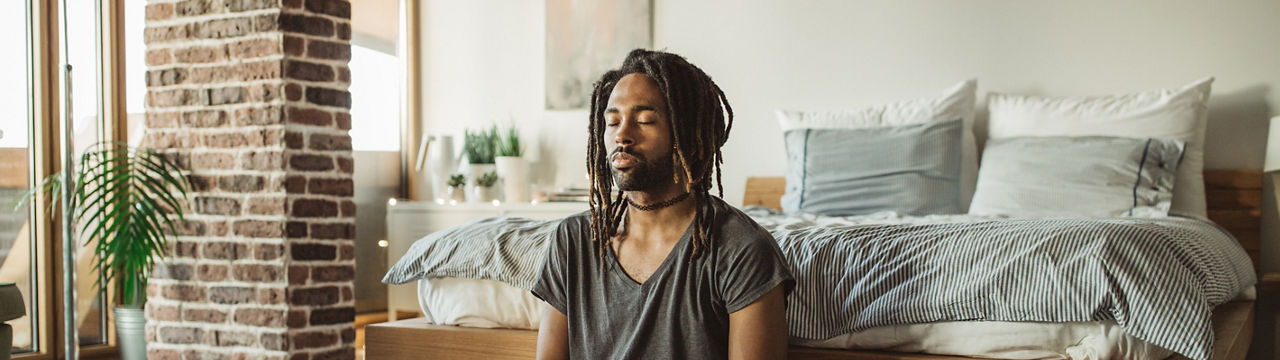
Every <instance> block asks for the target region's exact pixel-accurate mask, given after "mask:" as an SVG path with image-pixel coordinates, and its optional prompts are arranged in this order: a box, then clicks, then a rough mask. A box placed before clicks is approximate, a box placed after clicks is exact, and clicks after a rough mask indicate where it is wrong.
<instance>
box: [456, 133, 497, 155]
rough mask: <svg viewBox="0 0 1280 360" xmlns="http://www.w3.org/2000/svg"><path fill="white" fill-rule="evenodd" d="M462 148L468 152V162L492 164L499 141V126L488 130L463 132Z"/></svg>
mask: <svg viewBox="0 0 1280 360" xmlns="http://www.w3.org/2000/svg"><path fill="white" fill-rule="evenodd" d="M463 140H464V141H463V144H462V150H463V151H464V152H466V154H467V162H469V163H472V164H492V163H493V157H494V154H495V153H496V148H497V143H498V126H497V125H493V126H492V127H490V128H489V129H488V130H483V129H481V130H478V131H476V132H474V133H473V132H471V130H465V131H464V132H463Z"/></svg>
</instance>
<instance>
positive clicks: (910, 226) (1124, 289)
mask: <svg viewBox="0 0 1280 360" xmlns="http://www.w3.org/2000/svg"><path fill="white" fill-rule="evenodd" d="M1212 81H1213V79H1212V78H1205V79H1200V80H1197V81H1194V82H1192V83H1190V84H1187V85H1185V86H1182V87H1179V88H1171V89H1160V90H1155V91H1146V92H1138V93H1130V94H1120V95H1108V96H1089V97H1076V98H1051V97H1040V96H1031V95H1016V94H999V93H991V94H989V96H988V101H987V107H988V112H987V113H988V117H987V118H988V122H987V133H986V135H987V136H986V139H987V141H986V142H985V145H984V147H983V148H982V152H981V153H979V152H978V148H977V143H976V142H975V138H974V135H975V132H974V130H973V122H974V113H975V109H974V104H975V102H976V101H975V99H976V88H977V84H976V80H966V81H962V82H960V83H958V84H956V85H955V86H952V87H950V88H948V89H946V90H945V91H944V92H943V93H942V95H940V96H935V97H926V98H919V99H912V100H906V101H900V102H895V103H888V104H879V105H869V106H862V107H856V108H845V109H844V110H816V111H797V110H786V109H779V110H777V111H776V115H777V117H778V120H779V127H780V128H781V130H782V135H783V140H784V150H785V152H786V158H787V167H786V172H785V176H784V177H773V178H751V179H748V181H747V186H746V192H745V194H744V201H743V204H742V205H743V208H742V209H743V211H744V212H746V215H747V216H750V217H751V218H752V220H754V221H755V222H757V223H758V224H760V225H761V227H762V228H763V229H764V230H765V231H768V232H769V233H770V235H771V236H772V237H773V238H774V239H775V240H776V241H777V242H778V246H779V248H780V250H781V252H782V255H783V256H784V257H785V258H786V260H787V262H788V264H787V266H788V267H789V268H790V270H791V273H792V274H793V275H794V276H795V278H796V288H795V289H794V290H793V291H792V292H791V293H790V294H789V295H788V306H787V333H788V335H789V336H790V338H789V340H790V341H789V343H790V344H791V346H792V350H791V354H792V357H793V358H798V359H842V358H882V359H932V358H949V357H950V358H954V357H956V356H972V357H984V358H1002V359H1023V358H1123V359H1163V358H1169V357H1174V358H1180V357H1185V358H1190V359H1196V360H1208V359H1240V358H1243V357H1244V354H1245V351H1246V349H1247V347H1248V345H1249V343H1250V340H1251V327H1252V318H1253V315H1252V312H1253V298H1254V296H1256V295H1255V292H1254V291H1253V289H1254V288H1253V285H1254V284H1255V283H1256V278H1257V275H1256V269H1255V267H1254V263H1256V257H1257V250H1258V230H1259V221H1258V215H1259V208H1260V199H1261V196H1260V195H1261V194H1260V191H1259V189H1260V188H1261V186H1260V185H1261V174H1260V173H1258V172H1257V171H1208V172H1206V171H1204V170H1203V158H1204V149H1203V142H1204V128H1205V124H1206V123H1207V115H1206V113H1207V110H1206V109H1207V107H1206V105H1205V103H1206V101H1207V99H1208V95H1209V88H1210V84H1211V83H1212ZM979 156H981V162H980V163H981V167H979V166H978V165H979V162H978V161H977V160H978V157H979ZM769 209H780V210H782V211H773V210H769ZM1209 220H1212V221H1209ZM556 224H557V223H553V222H549V221H541V222H539V221H534V220H527V219H486V220H481V221H477V222H475V223H471V224H467V225H463V226H460V227H456V228H451V229H449V230H445V231H441V232H437V233H432V234H430V235H428V236H427V237H425V238H423V239H421V240H419V241H417V242H415V243H414V245H413V246H412V247H411V248H410V251H409V253H410V254H411V255H406V256H405V257H404V258H402V259H401V261H400V262H397V264H396V266H393V267H392V269H391V271H389V272H388V274H387V276H386V277H384V279H383V281H384V282H386V283H396V284H400V283H406V282H409V281H419V284H420V285H421V287H420V289H421V290H422V291H423V292H421V293H420V300H421V301H422V308H423V311H424V315H426V318H424V319H421V320H408V321H402V322H396V323H391V324H386V325H381V326H375V327H371V328H369V330H368V331H369V333H368V338H369V343H368V344H369V347H368V354H369V355H370V356H372V357H375V358H383V357H391V356H403V355H407V354H419V355H420V354H432V355H435V354H440V355H442V356H443V357H447V358H504V356H505V357H508V358H528V357H531V356H532V355H533V354H534V350H535V349H534V346H533V344H534V343H533V339H535V338H536V332H535V331H534V330H481V329H468V328H466V327H476V326H478V327H511V328H524V329H534V328H536V318H537V315H535V313H536V309H537V308H538V305H539V304H538V302H537V301H536V300H535V299H531V298H530V297H531V295H528V294H527V293H526V292H524V291H522V289H528V288H530V287H531V286H532V284H533V278H534V277H535V276H536V274H537V270H538V269H540V267H541V261H540V259H539V257H538V256H536V255H531V254H537V253H538V252H539V251H538V250H542V249H545V244H546V243H547V241H548V239H550V238H551V236H552V235H550V234H552V233H553V232H554V231H555V230H554V229H555V225H556ZM1251 258H1253V259H1251ZM1251 260H1253V261H1251ZM452 278H459V279H464V280H466V281H462V282H459V283H452V284H455V285H457V284H471V285H465V286H475V287H473V288H470V289H466V288H465V286H464V287H461V288H451V287H450V286H451V285H449V284H451V282H450V281H448V279H452ZM473 279H474V280H477V281H483V280H487V281H493V282H495V283H496V284H497V285H494V288H493V290H492V291H487V290H483V289H484V286H481V285H477V284H476V283H475V282H473V281H472V280H473ZM460 294H461V295H460ZM495 294H503V295H495ZM485 303H492V304H500V303H501V304H508V305H500V306H493V307H491V309H489V310H483V309H480V308H479V307H477V305H483V304H485ZM481 307H482V306H481ZM494 309H497V311H496V312H495V311H493V310H494ZM502 309H520V311H510V312H508V315H512V314H514V315H515V316H512V317H510V318H504V317H498V316H495V317H492V318H491V319H488V320H492V322H490V323H486V322H484V321H478V322H477V321H473V320H476V319H483V318H486V317H489V316H490V314H493V313H502V312H503V310H502ZM455 310H456V311H455ZM520 314H523V315H520ZM513 319H514V320H513ZM431 323H436V324H455V325H463V326H462V327H449V326H444V327H441V326H434V325H430V324H431ZM1081 329H1085V330H1081ZM866 349H875V350H892V351H897V352H896V353H890V352H875V351H864V350H866ZM924 353H927V354H930V355H925V354H924ZM942 355H946V356H942Z"/></svg>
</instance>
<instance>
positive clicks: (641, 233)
mask: <svg viewBox="0 0 1280 360" xmlns="http://www.w3.org/2000/svg"><path fill="white" fill-rule="evenodd" d="M590 121H591V123H590V126H589V128H588V135H589V136H590V138H589V144H588V149H587V171H588V175H589V176H590V179H591V211H589V212H586V213H583V214H579V215H575V216H572V217H569V218H567V219H565V220H564V221H563V222H562V223H561V224H560V226H559V228H558V229H557V230H556V234H555V235H554V236H552V237H551V239H552V240H551V241H550V243H549V244H548V245H547V248H548V249H547V260H546V264H545V265H544V267H543V270H542V272H541V274H540V275H539V277H538V279H537V280H536V283H535V284H534V286H533V289H532V292H533V294H534V295H535V296H538V297H539V298H541V299H542V300H544V301H546V302H547V306H546V307H545V308H544V310H543V317H542V323H541V327H540V329H539V330H538V358H539V359H564V358H569V357H570V356H572V357H574V358H581V359H781V358H785V357H786V354H787V323H786V302H785V298H786V294H787V293H788V292H790V290H791V288H792V287H793V286H794V283H795V281H794V280H792V277H791V273H790V271H789V270H788V268H787V265H786V260H785V259H784V258H783V256H782V252H781V251H780V250H779V249H778V244H777V243H776V242H775V241H774V240H773V237H772V236H770V235H769V233H768V232H767V231H765V230H764V229H763V228H761V227H760V226H759V225H757V224H756V223H755V222H753V221H752V220H751V219H750V218H749V217H747V215H745V214H743V213H742V212H741V211H738V210H737V209H735V208H734V207H732V206H729V205H728V204H726V203H725V202H724V201H723V200H720V198H719V197H716V196H712V195H711V187H712V185H713V184H712V182H713V181H714V182H715V183H716V185H720V184H719V183H720V170H719V164H720V163H721V162H722V161H723V159H722V156H721V153H720V147H721V146H722V145H724V143H725V140H727V139H728V135H729V129H730V128H731V127H732V124H733V110H732V108H730V107H729V103H728V101H727V100H726V99H725V96H724V93H723V92H722V91H720V88H719V87H718V86H716V84H715V83H714V82H712V81H711V78H710V77H708V76H707V75H706V74H705V73H703V72H702V70H701V69H699V68H698V67H696V66H693V64H690V63H689V62H687V61H686V60H685V59H684V58H682V57H680V56H678V55H675V54H670V53H665V52H656V51H647V50H643V49H637V50H634V51H632V52H631V53H630V54H629V55H628V56H627V58H626V60H624V61H623V63H622V67H621V68H619V69H616V70H612V71H609V72H608V73H605V74H604V76H603V77H602V78H601V79H600V81H599V82H597V83H596V84H595V90H594V91H593V92H592V95H591V114H590ZM713 175H714V177H713ZM615 186H616V187H617V189H618V190H620V192H618V193H617V195H613V188H614V187H615ZM723 192H724V187H723V185H720V193H721V196H723Z"/></svg>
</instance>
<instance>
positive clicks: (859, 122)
mask: <svg viewBox="0 0 1280 360" xmlns="http://www.w3.org/2000/svg"><path fill="white" fill-rule="evenodd" d="M977 88H978V80H976V79H969V80H965V81H961V82H960V83H957V84H955V85H954V86H951V87H950V88H948V89H946V90H945V91H943V92H942V94H941V95H939V96H936V97H926V98H919V99H914V100H906V101H899V102H894V103H888V104H880V105H868V106H862V107H855V108H850V109H846V110H839V111H795V110H778V111H777V116H778V123H779V125H780V126H781V127H782V131H783V132H784V133H785V132H787V131H789V130H797V129H844V130H857V129H874V128H883V127H895V126H904V125H917V124H925V123H935V122H945V121H951V120H955V119H962V120H963V122H962V124H963V126H962V128H961V133H962V139H961V149H962V150H963V151H961V156H960V196H959V198H960V200H959V202H960V204H959V205H960V212H964V211H967V209H968V207H969V201H970V199H971V198H972V197H973V189H974V186H975V184H976V183H977V179H978V145H977V141H976V140H975V139H974V134H973V114H974V110H973V106H974V100H975V99H976V94H977ZM790 186H791V184H788V187H790Z"/></svg>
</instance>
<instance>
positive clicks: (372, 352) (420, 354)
mask: <svg viewBox="0 0 1280 360" xmlns="http://www.w3.org/2000/svg"><path fill="white" fill-rule="evenodd" d="M1253 314H1254V303H1253V302H1252V301H1238V302H1231V303H1227V304H1223V305H1221V306H1218V307H1217V308H1215V309H1214V315H1213V328H1214V344H1215V346H1214V353H1213V359H1214V360H1243V359H1244V358H1245V355H1246V354H1247V353H1248V351H1249V344H1250V342H1251V340H1252V335H1253ZM537 340H538V332H537V331H534V330H513V329H480V328H466V327H458V326H447V325H433V324H430V323H428V322H427V321H426V319H421V318H418V319H408V320H401V321H395V322H388V323H381V324H371V325H369V326H368V338H367V343H368V344H369V346H368V347H367V349H368V352H367V355H368V358H369V359H371V360H381V359H404V358H419V359H423V358H430V359H477V360H505V359H531V358H533V357H534V352H535V350H536V349H537ZM789 357H790V358H791V359H822V360H837V359H871V360H941V359H951V360H954V359H960V358H959V357H955V356H943V355H928V354H904V353H890V352H878V351H846V350H830V349H812V348H802V347H792V348H791V351H790V352H789ZM1172 359H1175V360H1183V359H1186V358H1185V357H1182V356H1176V355H1175V356H1173V357H1172Z"/></svg>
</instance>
